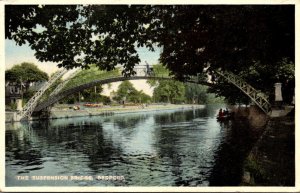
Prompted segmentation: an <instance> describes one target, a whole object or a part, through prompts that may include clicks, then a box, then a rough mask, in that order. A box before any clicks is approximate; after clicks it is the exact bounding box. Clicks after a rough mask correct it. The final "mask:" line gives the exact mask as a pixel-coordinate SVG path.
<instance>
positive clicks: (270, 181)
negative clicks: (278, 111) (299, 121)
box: [241, 113, 295, 186]
mask: <svg viewBox="0 0 300 193" xmlns="http://www.w3.org/2000/svg"><path fill="white" fill-rule="evenodd" d="M241 185H244V186H294V185H295V120H294V114H293V113H291V114H290V115H289V116H285V117H277V118H271V119H270V120H269V121H268V123H267V126H266V129H265V131H264V133H263V134H262V136H261V137H260V139H259V140H258V141H257V142H256V144H255V146H254V147H253V148H252V150H251V152H250V154H249V156H248V157H247V159H246V160H245V164H244V175H243V180H242V184H241Z"/></svg>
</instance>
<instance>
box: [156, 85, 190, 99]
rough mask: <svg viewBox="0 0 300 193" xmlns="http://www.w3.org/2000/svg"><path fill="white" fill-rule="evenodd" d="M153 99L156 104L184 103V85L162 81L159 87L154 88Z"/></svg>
mask: <svg viewBox="0 0 300 193" xmlns="http://www.w3.org/2000/svg"><path fill="white" fill-rule="evenodd" d="M153 98H154V99H155V102H169V103H180V102H184V100H185V88H184V84H183V83H182V82H178V81H171V80H160V81H159V84H158V86H157V87H155V88H154V91H153Z"/></svg>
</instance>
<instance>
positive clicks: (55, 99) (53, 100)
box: [34, 76, 213, 112]
mask: <svg viewBox="0 0 300 193" xmlns="http://www.w3.org/2000/svg"><path fill="white" fill-rule="evenodd" d="M142 79H154V80H174V79H173V78H172V77H156V76H131V77H123V76H122V77H114V78H107V79H99V80H94V81H91V82H89V83H86V84H81V85H78V86H76V87H73V88H70V89H67V90H64V91H61V92H59V93H57V94H55V95H52V96H51V97H50V98H49V100H47V101H44V102H42V103H40V104H38V105H37V106H36V108H35V109H34V111H36V112H37V111H41V110H43V109H45V108H47V107H49V106H51V105H53V104H55V103H56V102H58V101H60V100H61V99H63V98H65V97H67V96H70V95H72V94H74V93H76V92H79V91H82V90H84V89H87V88H91V87H93V86H96V85H99V84H108V83H113V82H119V81H125V80H142ZM184 82H190V83H196V84H202V85H206V86H212V85H213V83H209V82H206V81H198V80H186V81H184Z"/></svg>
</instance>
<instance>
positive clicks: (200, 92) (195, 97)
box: [185, 83, 225, 104]
mask: <svg viewBox="0 0 300 193" xmlns="http://www.w3.org/2000/svg"><path fill="white" fill-rule="evenodd" d="M185 98H186V102H187V103H190V104H193V103H197V104H215V103H224V102H225V101H224V98H222V97H217V96H216V95H215V94H211V93H208V87H207V86H204V85H199V84H193V83H186V84H185Z"/></svg>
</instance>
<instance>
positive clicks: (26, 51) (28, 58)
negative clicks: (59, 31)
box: [5, 40, 160, 96]
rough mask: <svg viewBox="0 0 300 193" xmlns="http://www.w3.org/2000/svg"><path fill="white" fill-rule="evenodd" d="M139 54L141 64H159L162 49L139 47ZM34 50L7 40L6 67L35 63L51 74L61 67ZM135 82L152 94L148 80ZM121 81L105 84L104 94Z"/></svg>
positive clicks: (137, 87) (107, 93)
mask: <svg viewBox="0 0 300 193" xmlns="http://www.w3.org/2000/svg"><path fill="white" fill-rule="evenodd" d="M137 51H138V54H139V56H140V59H141V62H140V64H142V65H143V64H145V61H147V62H148V63H149V64H150V65H153V64H158V58H159V53H160V50H159V48H157V49H156V50H155V51H154V52H151V51H148V49H147V48H137ZM34 53H35V52H34V51H33V50H31V48H30V47H29V46H28V45H27V44H26V45H22V46H18V45H16V43H15V42H14V41H12V40H5V69H10V68H12V67H13V66H14V65H16V64H21V63H22V62H29V63H34V64H35V65H37V66H38V68H39V69H41V70H42V71H44V72H46V73H48V74H49V75H50V74H52V73H54V72H55V71H57V70H58V69H59V68H58V67H57V64H56V63H53V62H40V61H38V60H37V59H36V58H35V56H34ZM73 71H74V70H71V71H70V72H69V73H67V74H66V76H64V77H63V78H65V77H67V76H68V75H69V74H71V73H72V72H73ZM130 82H132V83H133V84H134V86H135V87H136V89H138V90H144V92H145V93H146V94H148V95H151V96H152V92H153V88H150V86H149V85H148V84H147V83H146V80H133V81H130ZM119 84H120V82H119V83H113V84H112V86H111V89H108V88H107V86H104V91H103V94H104V95H109V93H110V92H111V91H113V90H117V88H118V85H119Z"/></svg>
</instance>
